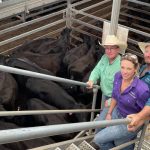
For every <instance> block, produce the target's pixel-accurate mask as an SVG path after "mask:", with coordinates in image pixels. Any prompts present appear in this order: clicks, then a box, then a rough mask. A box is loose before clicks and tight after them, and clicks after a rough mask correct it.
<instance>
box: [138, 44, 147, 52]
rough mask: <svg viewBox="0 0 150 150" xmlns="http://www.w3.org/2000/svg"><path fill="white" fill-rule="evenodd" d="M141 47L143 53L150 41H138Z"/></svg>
mask: <svg viewBox="0 0 150 150" xmlns="http://www.w3.org/2000/svg"><path fill="white" fill-rule="evenodd" d="M138 45H139V48H140V49H141V51H142V52H143V53H145V47H146V46H148V45H150V43H146V42H138Z"/></svg>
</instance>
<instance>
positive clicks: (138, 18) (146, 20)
mask: <svg viewBox="0 0 150 150" xmlns="http://www.w3.org/2000/svg"><path fill="white" fill-rule="evenodd" d="M120 15H123V16H126V17H129V18H133V19H137V20H139V21H143V22H146V23H150V21H149V19H143V18H141V17H136V16H133V15H129V14H126V13H123V12H122V13H120Z"/></svg>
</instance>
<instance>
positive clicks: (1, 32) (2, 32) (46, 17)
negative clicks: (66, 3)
mask: <svg viewBox="0 0 150 150" xmlns="http://www.w3.org/2000/svg"><path fill="white" fill-rule="evenodd" d="M64 12H65V9H64V10H61V11H58V12H55V13H52V14H50V15H46V16H44V17H40V18H37V19H34V20H31V21H28V22H25V23H22V24H19V25H16V26H13V27H9V28H7V29H4V30H1V31H0V35H1V34H5V33H7V32H11V31H14V30H17V29H20V28H22V27H25V26H28V25H31V24H34V23H37V22H39V21H43V20H45V19H48V18H51V17H54V16H57V15H59V14H62V13H64Z"/></svg>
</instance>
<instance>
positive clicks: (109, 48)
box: [104, 45, 120, 60]
mask: <svg viewBox="0 0 150 150" xmlns="http://www.w3.org/2000/svg"><path fill="white" fill-rule="evenodd" d="M104 48H105V54H106V55H107V57H108V58H109V59H110V60H113V59H115V58H116V57H117V56H118V53H119V51H120V48H119V47H118V46H117V45H105V46H104Z"/></svg>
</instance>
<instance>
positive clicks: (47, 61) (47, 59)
mask: <svg viewBox="0 0 150 150" xmlns="http://www.w3.org/2000/svg"><path fill="white" fill-rule="evenodd" d="M63 56H64V54H63V53H62V52H60V53H56V54H48V55H41V54H36V53H32V52H23V53H16V54H15V55H13V56H11V57H15V58H23V59H24V58H27V59H28V60H30V61H31V62H33V63H35V64H36V65H38V66H39V67H41V68H43V69H46V70H48V71H50V72H52V73H53V74H55V75H56V73H58V72H59V71H60V68H61V63H62V58H63Z"/></svg>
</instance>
